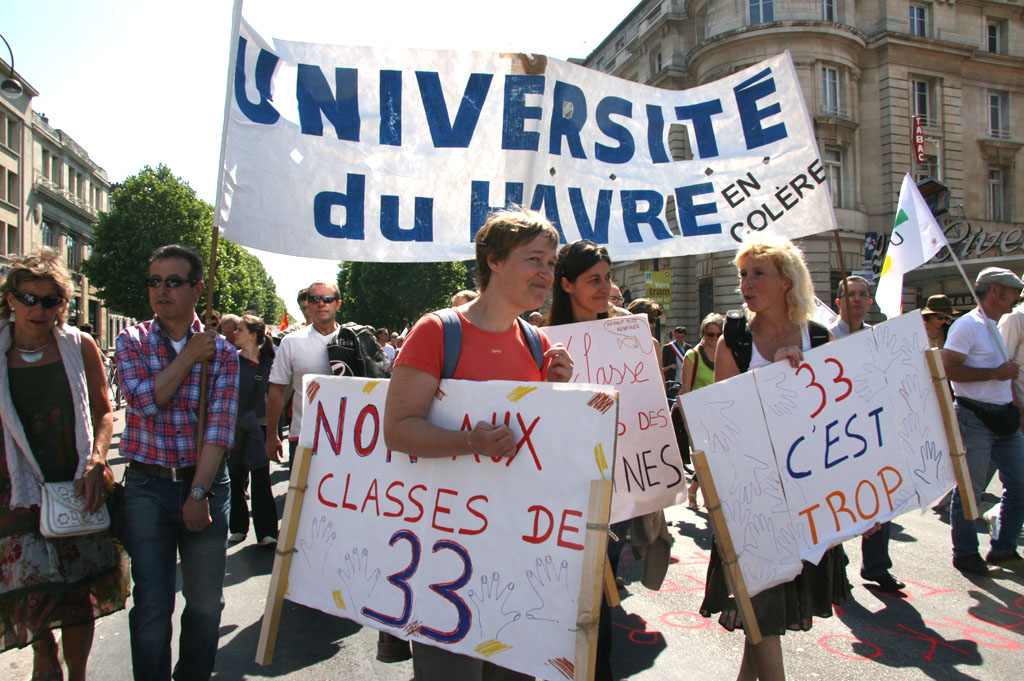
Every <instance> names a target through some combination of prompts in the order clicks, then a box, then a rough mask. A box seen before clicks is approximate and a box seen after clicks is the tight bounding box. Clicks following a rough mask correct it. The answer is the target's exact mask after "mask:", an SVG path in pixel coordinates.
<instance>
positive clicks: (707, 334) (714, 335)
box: [704, 331, 722, 338]
mask: <svg viewBox="0 0 1024 681" xmlns="http://www.w3.org/2000/svg"><path fill="white" fill-rule="evenodd" d="M721 335H722V334H720V333H715V332H714V331H707V332H705V334H704V337H705V338H718V337H719V336H721Z"/></svg>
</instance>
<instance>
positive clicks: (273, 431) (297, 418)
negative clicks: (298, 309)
mask: <svg viewBox="0 0 1024 681" xmlns="http://www.w3.org/2000/svg"><path fill="white" fill-rule="evenodd" d="M306 301H307V309H308V311H309V313H310V318H311V323H310V324H309V325H308V326H304V327H302V328H301V329H299V330H298V331H296V332H295V333H291V334H288V335H287V336H285V337H284V338H282V339H281V346H280V347H279V348H278V349H277V356H276V357H275V358H274V366H273V367H272V368H271V370H270V389H269V390H268V391H267V456H268V457H269V458H270V459H272V460H273V461H281V438H280V437H279V436H278V434H277V422H278V419H279V418H280V416H281V410H282V409H283V408H284V396H285V392H286V390H287V389H288V387H289V386H291V387H292V389H293V390H294V391H295V396H294V398H293V399H292V425H291V428H290V429H289V432H288V442H289V447H290V454H294V451H295V448H296V446H297V443H298V440H299V432H300V431H301V429H302V408H303V406H304V405H305V404H306V399H305V395H303V394H302V379H303V377H304V376H306V374H323V375H325V376H330V375H331V364H330V362H328V361H327V344H328V343H329V342H331V340H332V339H333V338H334V337H335V336H337V335H338V322H337V321H336V320H335V315H336V314H337V312H338V310H339V309H340V308H341V295H340V292H339V290H338V285H337V284H335V283H331V282H326V281H314V282H313V283H312V285H310V287H309V293H308V295H307V297H306Z"/></svg>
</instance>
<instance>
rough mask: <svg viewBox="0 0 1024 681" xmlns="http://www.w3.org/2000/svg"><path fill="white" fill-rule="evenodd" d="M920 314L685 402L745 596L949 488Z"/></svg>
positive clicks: (924, 505)
mask: <svg viewBox="0 0 1024 681" xmlns="http://www.w3.org/2000/svg"><path fill="white" fill-rule="evenodd" d="M927 349H928V337H927V335H926V334H925V331H924V324H923V323H922V321H921V315H920V313H919V312H913V313H910V314H906V315H903V316H900V317H897V318H896V319H893V320H891V321H888V322H886V323H884V324H881V325H879V326H876V327H874V328H872V329H871V330H865V331H860V332H858V333H855V334H852V335H850V336H847V337H846V338H843V339H841V340H839V341H836V342H833V343H829V344H827V345H826V346H824V347H820V348H816V349H814V350H811V351H809V352H807V353H805V354H804V363H803V364H801V366H800V367H799V368H798V369H796V370H794V369H792V368H791V367H790V366H789V364H788V362H776V363H774V364H771V365H769V366H766V367H763V368H761V369H758V370H755V371H753V372H748V373H745V374H741V375H740V376H736V377H734V378H731V379H729V380H727V381H723V382H721V383H715V384H714V385H710V386H708V387H706V388H702V389H701V390H700V391H698V392H697V393H689V394H687V395H684V396H682V397H681V400H682V401H681V404H682V408H683V413H684V414H685V416H686V420H687V424H688V425H689V426H690V435H691V437H692V438H693V446H694V448H695V449H703V450H704V451H705V452H706V453H707V458H708V464H709V466H710V467H711V471H712V476H711V477H712V478H713V479H714V481H715V486H716V488H717V489H718V493H719V495H720V496H721V499H722V510H723V512H724V514H725V518H726V523H727V525H728V527H729V533H730V534H731V536H732V540H733V544H734V548H735V550H736V553H737V554H738V555H739V564H740V569H741V571H742V572H743V577H744V581H745V582H746V584H747V589H748V591H749V592H750V594H751V595H753V594H756V593H759V592H761V591H763V590H764V589H766V588H768V587H771V586H774V585H775V584H781V583H784V582H788V581H789V580H791V579H792V578H793V577H795V576H796V575H797V574H798V573H799V572H800V569H801V562H800V561H801V560H807V561H810V562H812V563H817V562H818V561H819V560H820V559H821V557H822V555H824V553H825V551H826V550H828V549H829V548H830V547H832V546H835V545H836V544H838V543H840V542H842V541H843V540H845V539H848V538H850V537H854V536H857V535H859V534H861V533H863V532H864V531H866V530H868V529H869V528H871V526H872V525H874V524H875V523H876V522H885V521H886V520H889V519H891V518H893V517H895V516H897V515H900V514H901V513H906V512H907V511H910V510H913V509H918V508H922V509H926V508H928V507H929V506H930V504H931V503H933V502H934V501H935V500H937V499H938V498H939V497H941V496H942V495H943V494H945V493H946V492H947V491H948V490H949V489H951V488H952V486H953V484H954V477H953V467H952V463H951V461H950V457H949V449H948V445H947V441H946V433H945V428H944V424H943V420H942V415H941V412H940V410H939V402H938V397H937V395H936V393H935V388H934V386H933V383H932V379H931V374H930V372H929V370H928V367H927V363H926V360H925V355H924V352H925V350H927Z"/></svg>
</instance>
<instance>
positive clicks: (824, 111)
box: [821, 106, 850, 120]
mask: <svg viewBox="0 0 1024 681" xmlns="http://www.w3.org/2000/svg"><path fill="white" fill-rule="evenodd" d="M821 115H822V116H831V117H832V118H845V119H847V120H849V118H850V110H849V109H844V108H842V107H838V106H823V107H821Z"/></svg>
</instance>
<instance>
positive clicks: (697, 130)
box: [676, 99, 722, 158]
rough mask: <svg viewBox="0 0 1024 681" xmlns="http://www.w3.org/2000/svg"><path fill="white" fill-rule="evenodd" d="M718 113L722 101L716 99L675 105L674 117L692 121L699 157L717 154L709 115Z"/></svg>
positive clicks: (713, 130)
mask: <svg viewBox="0 0 1024 681" xmlns="http://www.w3.org/2000/svg"><path fill="white" fill-rule="evenodd" d="M720 113H722V102H721V101H720V100H717V99H712V100H711V101H709V102H701V103H700V104H691V105H689V106H677V107H676V117H677V118H678V119H679V120H681V121H693V134H694V136H695V137H696V138H697V152H698V154H699V155H700V157H701V158H711V157H714V156H718V142H717V141H716V140H715V127H714V125H712V124H711V117H712V116H714V115H715V114H720Z"/></svg>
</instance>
